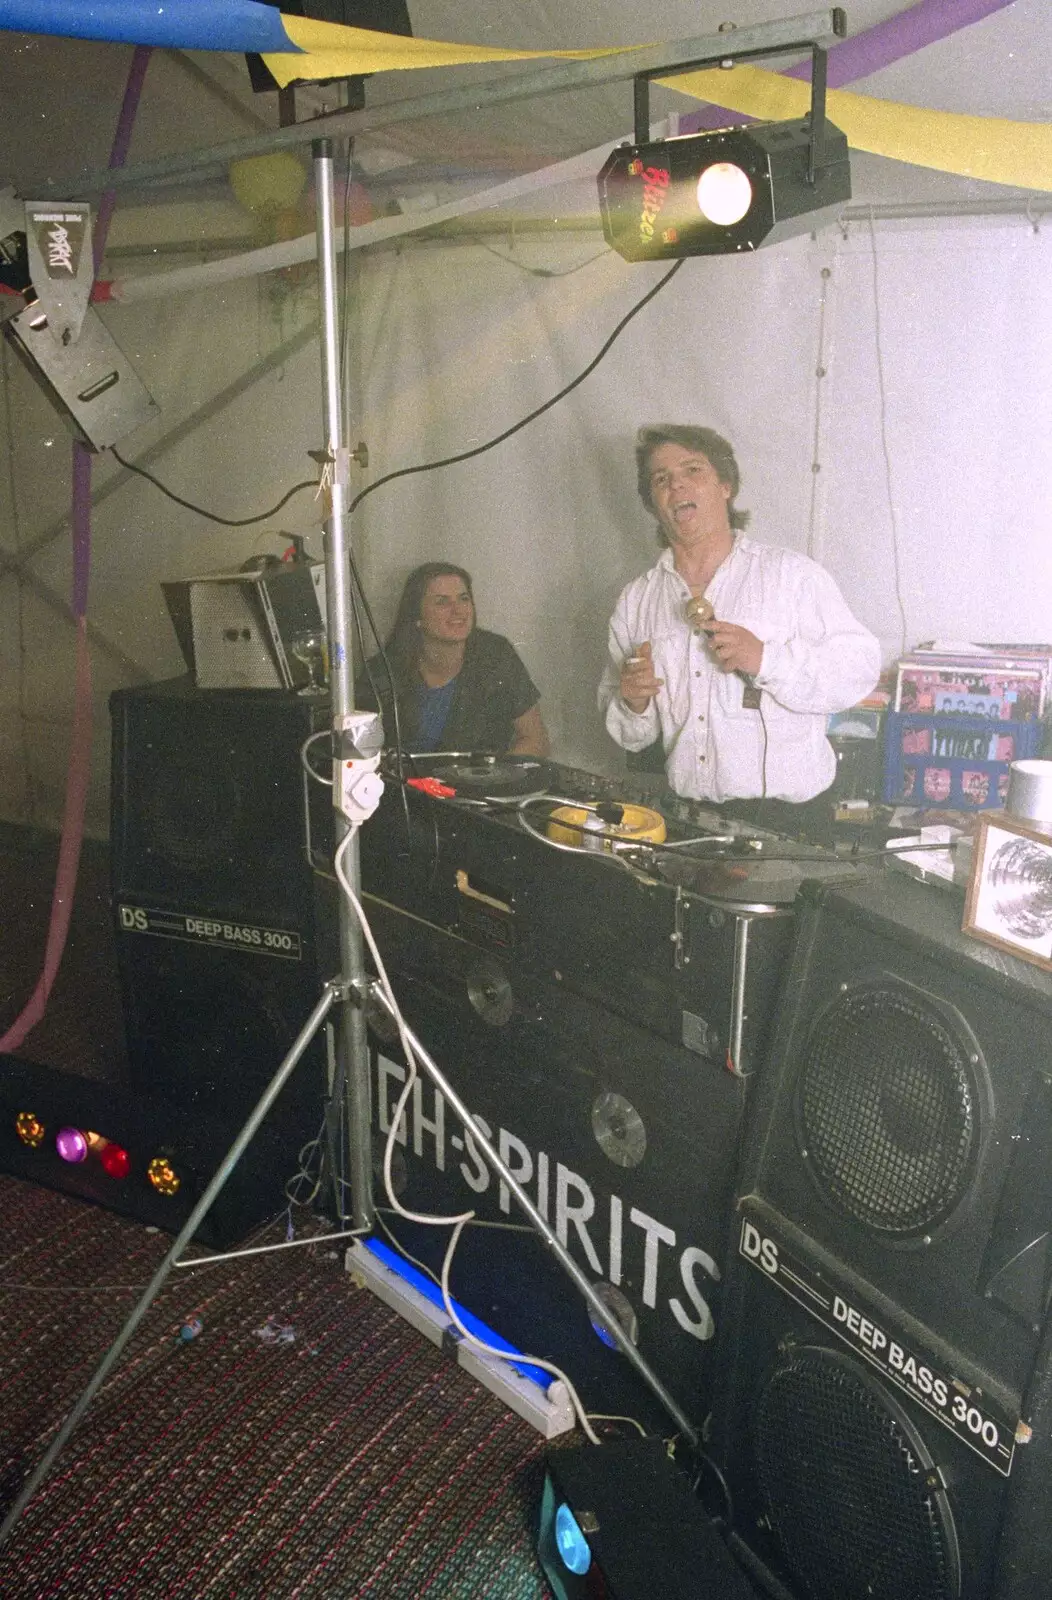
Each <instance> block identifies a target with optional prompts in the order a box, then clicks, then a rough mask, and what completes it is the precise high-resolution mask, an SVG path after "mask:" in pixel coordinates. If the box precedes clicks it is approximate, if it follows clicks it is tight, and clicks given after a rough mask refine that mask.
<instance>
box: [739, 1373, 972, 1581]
mask: <svg viewBox="0 0 1052 1600" xmlns="http://www.w3.org/2000/svg"><path fill="white" fill-rule="evenodd" d="M754 1447H755V1452H756V1462H757V1472H758V1478H759V1482H760V1487H761V1491H762V1494H763V1498H764V1502H765V1506H766V1510H767V1515H768V1518H769V1521H770V1524H771V1528H772V1530H773V1532H774V1534H775V1537H776V1538H777V1540H778V1543H779V1544H780V1546H781V1548H782V1552H783V1554H784V1556H785V1559H786V1561H787V1563H788V1565H789V1567H790V1568H791V1569H792V1571H793V1573H794V1575H795V1576H796V1578H797V1579H798V1580H799V1581H800V1582H802V1583H803V1584H804V1586H805V1588H806V1592H807V1595H808V1596H809V1597H811V1600H856V1597H857V1600H861V1597H862V1596H865V1597H866V1600H956V1597H957V1596H958V1595H959V1594H960V1558H959V1553H958V1548H957V1536H956V1530H955V1528H954V1523H953V1516H952V1513H951V1511H950V1506H949V1502H948V1500H947V1497H946V1493H945V1490H944V1489H943V1487H942V1480H941V1479H940V1478H939V1476H938V1474H937V1473H936V1470H935V1468H934V1464H933V1462H932V1460H931V1458H930V1456H929V1455H928V1453H927V1451H926V1449H925V1447H924V1443H923V1441H922V1440H921V1438H920V1436H919V1435H918V1434H917V1433H916V1431H915V1430H914V1429H913V1427H912V1426H911V1424H910V1422H909V1419H908V1418H907V1417H906V1415H905V1414H904V1412H903V1411H902V1409H901V1408H900V1407H899V1405H898V1404H897V1402H896V1401H895V1400H894V1398H893V1397H892V1396H891V1395H890V1394H888V1392H887V1391H886V1390H885V1389H884V1388H883V1387H882V1386H881V1385H880V1384H879V1383H878V1382H877V1381H876V1379H874V1378H871V1377H870V1376H869V1374H868V1373H867V1372H865V1371H864V1370H863V1369H862V1368H860V1367H859V1366H858V1365H857V1363H855V1362H853V1361H852V1360H851V1359H850V1358H849V1357H846V1356H842V1355H840V1354H839V1353H837V1352H834V1351H829V1350H822V1349H817V1348H813V1347H809V1346H800V1347H798V1348H796V1349H794V1350H792V1351H791V1352H790V1353H789V1354H788V1356H787V1358H786V1359H785V1360H784V1362H783V1363H782V1364H781V1365H780V1366H778V1367H777V1368H776V1369H775V1371H774V1372H773V1374H772V1375H771V1377H770V1378H769V1379H768V1380H767V1382H766V1383H765V1384H764V1386H763V1388H762V1389H761V1391H760V1394H759V1396H758V1399H757V1403H756V1411H755V1415H754Z"/></svg>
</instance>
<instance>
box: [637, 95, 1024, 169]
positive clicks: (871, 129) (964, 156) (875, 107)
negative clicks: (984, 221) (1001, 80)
mask: <svg viewBox="0 0 1052 1600" xmlns="http://www.w3.org/2000/svg"><path fill="white" fill-rule="evenodd" d="M662 82H663V83H664V85H665V87H666V88H669V89H678V90H680V91H681V92H682V93H684V94H692V95H695V96H696V97H697V98H698V99H699V100H706V101H708V102H709V104H710V105H717V106H722V107H723V109H724V110H726V111H741V112H743V113H744V114H745V115H747V116H750V117H757V118H759V120H760V121H762V122H782V121H789V120H791V119H792V118H795V117H802V116H805V115H806V114H807V111H808V109H809V107H810V104H811V86H810V84H808V83H802V82H800V81H799V80H798V79H796V78H784V77H782V76H781V74H780V73H777V72H765V71H764V70H763V69H762V68H760V67H735V68H734V69H733V70H732V71H730V72H724V71H721V70H720V68H718V67H716V68H708V69H706V70H705V71H704V72H686V73H684V74H683V75H682V77H676V78H665V79H663V80H662ZM826 111H827V114H828V116H829V120H830V122H832V123H833V124H834V125H835V126H836V127H838V128H839V129H840V130H841V132H842V133H843V134H845V135H846V137H847V142H848V144H849V145H850V146H851V148H852V150H866V151H868V152H869V153H870V154H871V155H875V156H888V157H889V158H890V159H891V160H892V161H908V162H909V163H910V164H911V165H912V166H915V167H933V168H934V169H935V170H936V171H937V172H955V173H958V174H959V175H960V176H961V177H963V178H982V179H984V180H985V181H986V182H987V183H1006V184H1011V185H1013V186H1014V187H1017V188H1020V189H1052V126H1050V125H1049V124H1048V123H1045V122H1009V121H1008V120H1007V119H1006V118H1003V117H969V116H964V115H963V114H962V113H960V112H957V111H927V110H924V109H923V108H922V107H919V106H908V105H901V104H900V103H898V102H897V101H894V100H874V99H872V98H871V97H870V96H868V95H864V94H851V93H850V92H849V91H848V90H846V89H831V90H830V91H829V94H828V96H827V97H826Z"/></svg>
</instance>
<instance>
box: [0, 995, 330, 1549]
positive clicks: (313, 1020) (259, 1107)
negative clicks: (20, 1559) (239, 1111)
mask: <svg viewBox="0 0 1052 1600" xmlns="http://www.w3.org/2000/svg"><path fill="white" fill-rule="evenodd" d="M341 993H342V986H341V985H340V984H339V983H335V982H329V983H327V984H326V985H325V988H324V990H323V991H322V996H321V999H320V1000H319V1001H318V1003H317V1005H316V1006H315V1007H314V1010H313V1011H312V1012H311V1014H310V1016H309V1017H308V1018H307V1021H306V1022H305V1023H304V1025H303V1028H302V1030H301V1031H300V1033H299V1034H298V1035H297V1037H296V1039H295V1040H294V1041H293V1044H292V1048H291V1049H290V1050H289V1053H288V1055H287V1056H286V1057H285V1059H284V1061H283V1062H282V1063H281V1065H280V1066H279V1067H278V1070H277V1071H276V1072H275V1074H274V1076H273V1078H272V1079H271V1080H270V1083H269V1084H268V1085H267V1087H266V1089H265V1090H264V1091H263V1094H262V1095H261V1096H260V1098H259V1100H258V1102H257V1103H256V1106H255V1108H254V1109H253V1111H252V1112H251V1114H250V1116H249V1118H248V1121H247V1122H246V1123H245V1125H244V1127H243V1128H242V1130H241V1132H240V1133H239V1134H238V1136H237V1138H236V1139H235V1140H234V1142H233V1144H232V1145H231V1146H230V1149H229V1150H228V1151H227V1153H226V1155H225V1156H224V1157H223V1160H222V1162H221V1163H220V1166H219V1168H218V1170H217V1172H216V1174H215V1177H214V1178H213V1179H212V1181H211V1183H209V1185H208V1187H207V1189H206V1190H205V1192H204V1194H203V1195H202V1196H201V1198H200V1200H199V1201H198V1202H197V1204H196V1206H194V1209H193V1210H192V1211H191V1213H190V1215H189V1216H188V1217H187V1219H186V1222H185V1223H184V1224H183V1226H182V1228H181V1229H180V1231H179V1233H178V1234H177V1235H176V1237H175V1239H174V1240H173V1242H172V1246H171V1249H170V1250H169V1251H168V1254H167V1255H166V1256H165V1258H164V1260H163V1261H162V1262H161V1264H160V1266H159V1267H158V1268H157V1271H156V1272H155V1273H154V1275H153V1277H152V1278H151V1280H150V1283H149V1286H148V1288H147V1289H146V1291H145V1292H144V1294H143V1296H142V1298H141V1299H140V1300H139V1301H138V1303H137V1305H136V1306H135V1308H134V1310H133V1311H132V1313H131V1315H130V1316H129V1318H128V1320H127V1322H126V1323H125V1324H124V1326H123V1328H122V1329H121V1331H120V1333H119V1334H118V1335H117V1337H116V1339H115V1340H114V1341H113V1343H112V1344H111V1345H110V1348H109V1349H108V1350H107V1351H106V1354H105V1355H104V1356H103V1358H102V1360H101V1361H100V1362H99V1364H98V1366H97V1367H96V1369H95V1371H94V1372H93V1373H92V1375H91V1377H90V1379H89V1380H88V1383H87V1386H86V1388H85V1389H84V1392H83V1393H82V1394H81V1396H80V1398H79V1399H78V1401H77V1403H76V1405H75V1406H74V1407H73V1409H72V1411H71V1412H70V1413H69V1416H68V1417H67V1418H66V1420H65V1422H64V1423H63V1424H62V1426H61V1428H60V1429H59V1430H58V1432H57V1433H56V1435H55V1437H54V1438H53V1439H52V1441H51V1443H50V1445H49V1446H48V1448H47V1450H46V1451H45V1452H44V1455H43V1456H42V1457H41V1459H40V1461H39V1462H38V1463H37V1465H36V1467H34V1469H33V1471H32V1472H31V1473H30V1475H29V1477H28V1479H27V1480H26V1482H25V1484H24V1485H23V1487H22V1490H21V1492H20V1493H19V1495H18V1498H17V1499H16V1500H15V1502H14V1504H13V1505H12V1507H11V1509H10V1511H9V1512H8V1513H7V1516H6V1517H5V1518H4V1521H3V1523H2V1524H0V1544H3V1543H4V1541H5V1540H6V1539H7V1538H8V1536H9V1535H10V1534H11V1533H12V1532H13V1530H14V1528H15V1525H16V1523H17V1522H18V1520H19V1518H20V1517H21V1515H22V1512H23V1511H24V1510H25V1508H26V1506H27V1505H28V1504H29V1502H30V1500H32V1498H33V1496H34V1495H35V1494H36V1492H37V1490H38V1488H39V1487H40V1485H41V1484H42V1483H43V1481H44V1479H45V1478H46V1477H47V1475H48V1473H49V1472H50V1471H51V1468H52V1467H53V1466H54V1464H55V1462H56V1460H57V1459H58V1457H59V1455H60V1454H61V1452H62V1450H63V1448H64V1447H65V1444H66V1441H67V1439H68V1438H69V1436H70V1434H71V1433H72V1432H73V1430H74V1428H75V1427H76V1426H77V1424H78V1422H79V1421H80V1419H81V1417H83V1415H84V1413H85V1412H86V1411H87V1409H88V1407H89V1406H90V1404H91V1402H92V1400H93V1399H94V1398H95V1396H96V1394H97V1393H98V1391H99V1390H100V1389H101V1387H102V1385H103V1383H104V1382H105V1381H106V1378H107V1376H108V1374H109V1373H110V1371H111V1370H112V1369H113V1367H114V1366H116V1364H117V1362H118V1360H119V1359H120V1357H121V1354H122V1352H123V1350H124V1347H125V1345H126V1344H127V1343H128V1341H129V1339H130V1338H131V1337H132V1335H133V1334H134V1332H135V1330H136V1328H137V1327H138V1326H139V1323H140V1322H141V1321H142V1319H143V1317H144V1316H145V1315H146V1312H147V1311H148V1310H149V1308H150V1306H151V1305H152V1303H153V1301H154V1300H155V1299H156V1297H157V1295H158V1294H159V1293H160V1290H161V1288H162V1286H163V1284H164V1282H165V1279H166V1278H167V1277H168V1274H169V1272H170V1271H171V1270H172V1267H173V1266H174V1265H175V1263H176V1262H177V1261H178V1259H179V1257H180V1255H181V1254H182V1252H183V1250H184V1248H185V1246H186V1245H187V1244H188V1243H189V1241H190V1240H191V1239H192V1238H193V1236H194V1234H195V1233H196V1231H197V1229H198V1226H199V1225H200V1223H201V1222H202V1221H203V1219H204V1218H205V1217H206V1216H207V1215H208V1212H209V1211H210V1210H211V1208H212V1203H213V1201H214V1200H215V1198H216V1195H217V1194H218V1193H219V1191H220V1190H221V1189H222V1187H223V1185H224V1184H225V1183H226V1181H227V1179H228V1178H229V1176H230V1174H231V1173H232V1172H233V1170H234V1168H235V1167H236V1166H237V1164H238V1162H239V1161H240V1159H241V1157H242V1155H243V1154H244V1152H245V1150H246V1149H247V1148H248V1146H249V1145H250V1144H251V1142H252V1139H253V1137H254V1135H255V1132H256V1129H257V1128H258V1127H259V1125H260V1123H261V1122H262V1121H263V1118H264V1117H265V1116H266V1114H267V1112H268V1111H269V1110H270V1108H271V1106H272V1105H273V1104H274V1101H275V1100H276V1099H277V1097H278V1095H279V1094H280V1093H281V1091H282V1089H283V1088H284V1087H285V1084H286V1082H287V1081H288V1079H289V1078H290V1077H291V1076H292V1073H293V1071H294V1070H295V1068H296V1064H297V1063H298V1061H299V1059H300V1057H301V1056H302V1055H303V1052H304V1051H305V1050H306V1048H307V1046H308V1045H309V1044H310V1042H311V1040H312V1039H313V1038H314V1035H315V1034H316V1033H317V1031H318V1029H319V1028H320V1027H321V1024H322V1023H323V1022H324V1021H325V1018H326V1017H327V1016H328V1014H329V1012H330V1011H331V1010H332V1007H333V1005H334V1004H335V1002H336V1000H337V999H339V998H341Z"/></svg>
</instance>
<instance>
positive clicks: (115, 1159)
mask: <svg viewBox="0 0 1052 1600" xmlns="http://www.w3.org/2000/svg"><path fill="white" fill-rule="evenodd" d="M98 1156H99V1161H100V1163H101V1165H102V1170H103V1172H105V1173H107V1174H108V1175H109V1177H111V1178H116V1179H117V1180H118V1181H119V1180H120V1179H122V1178H126V1177H127V1176H128V1174H129V1172H130V1171H131V1157H130V1156H129V1154H128V1152H127V1150H125V1149H123V1148H122V1147H121V1146H120V1145H119V1144H114V1143H113V1140H112V1139H103V1140H101V1141H100V1144H99V1151H98Z"/></svg>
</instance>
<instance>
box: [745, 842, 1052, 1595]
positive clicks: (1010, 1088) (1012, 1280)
mask: <svg viewBox="0 0 1052 1600" xmlns="http://www.w3.org/2000/svg"><path fill="white" fill-rule="evenodd" d="M960 919H961V906H960V902H959V901H958V900H957V899H956V898H955V897H953V896H952V895H951V894H950V893H948V892H946V891H943V890H941V889H936V888H932V887H930V886H925V885H922V884H919V883H916V882H914V881H913V880H912V879H910V878H908V877H905V876H899V875H897V874H895V873H894V872H889V873H887V874H885V875H883V876H880V877H878V878H875V879H874V880H872V881H871V882H869V883H866V884H860V885H858V886H856V887H852V888H846V889H841V890H837V889H823V888H822V887H820V886H818V885H815V884H810V885H806V886H805V888H804V890H803V892H802V896H801V909H800V911H799V913H798V931H797V937H796V941H795V945H794V950H793V954H792V957H791V962H790V968H789V974H788V978H787V981H786V984H785V986H784V989H783V996H782V1002H781V1006H780V1009H779V1014H778V1017H777V1020H776V1024H775V1030H774V1035H773V1044H772V1048H771V1052H770V1056H769V1059H768V1061H767V1063H766V1065H765V1067H764V1070H763V1072H762V1073H761V1074H760V1078H759V1083H758V1089H757V1096H756V1100H755V1105H754V1107H753V1111H752V1113H751V1120H750V1133H749V1137H748V1140H747V1144H746V1151H745V1155H744V1159H743V1166H742V1175H741V1182H740V1186H739V1198H738V1204H737V1217H736V1221H735V1227H734V1243H733V1247H732V1252H731V1261H730V1262H729V1264H728V1283H727V1292H726V1302H725V1312H724V1319H723V1326H722V1338H723V1341H724V1342H723V1345H722V1350H721V1359H722V1382H721V1385H720V1404H719V1415H718V1418H717V1429H716V1432H717V1437H718V1449H719V1454H720V1456H721V1458H722V1460H723V1463H724V1466H725V1470H726V1472H727V1475H728V1479H729V1482H730V1484H731V1489H732V1494H733V1498H734V1502H735V1505H736V1508H737V1510H736V1529H735V1531H736V1537H737V1538H738V1539H739V1540H740V1541H741V1544H742V1547H743V1548H744V1549H746V1550H748V1551H749V1552H751V1555H752V1558H753V1559H754V1561H755V1562H756V1563H757V1565H758V1567H759V1568H760V1569H761V1570H763V1571H764V1572H765V1573H766V1574H768V1575H772V1574H773V1576H774V1577H775V1578H776V1579H777V1580H778V1581H780V1582H782V1583H783V1584H787V1585H788V1586H789V1588H790V1590H791V1592H792V1593H793V1594H796V1595H800V1596H804V1597H807V1600H862V1597H866V1600H893V1597H894V1600H908V1597H916V1600H959V1597H968V1600H978V1597H980V1596H981V1597H983V1600H987V1597H991V1600H994V1597H995V1600H1009V1597H1011V1600H1017V1597H1019V1600H1021V1597H1022V1596H1030V1595H1034V1596H1036V1595H1038V1594H1045V1593H1047V1560H1046V1559H1045V1554H1046V1544H1047V1534H1046V1532H1045V1531H1044V1530H1046V1529H1047V1527H1048V1523H1049V1511H1050V1510H1052V1482H1050V1477H1049V1474H1048V1472H1047V1471H1044V1472H1042V1473H1036V1472H1035V1470H1034V1469H1033V1468H1031V1467H1030V1465H1029V1464H1028V1462H1027V1456H1028V1452H1031V1451H1034V1452H1035V1456H1034V1459H1035V1461H1036V1460H1037V1458H1038V1456H1044V1455H1045V1454H1046V1447H1045V1446H1044V1444H1043V1443H1040V1444H1035V1442H1034V1419H1035V1418H1036V1417H1037V1416H1039V1415H1043V1414H1044V1412H1045V1410H1046V1409H1047V1403H1048V1402H1047V1389H1048V1382H1049V1374H1048V1367H1047V1357H1046V1353H1045V1343H1044V1334H1045V1328H1046V1310H1047V1306H1048V1299H1049V1286H1050V1271H1049V1266H1050V1260H1049V1249H1048V1247H1049V1240H1050V1237H1052V1234H1050V1227H1052V1027H1050V1023H1052V984H1050V982H1049V979H1048V978H1047V976H1046V975H1045V974H1042V973H1040V972H1036V971H1035V970H1034V969H1033V968H1031V967H1028V966H1027V965H1026V964H1025V963H1022V962H1018V961H1016V960H1014V959H1013V958H1010V957H1005V956H1002V955H998V954H996V953H993V952H991V951H990V950H988V949H986V948H984V947H983V946H982V945H980V944H979V943H978V942H976V941H973V940H970V939H968V938H966V937H965V936H964V935H962V934H961V932H960V931H959V930H960ZM1006 1514H1007V1515H1009V1516H1010V1517H1012V1518H1013V1519H1014V1521H1015V1523H1016V1524H1017V1525H1018V1526H1019V1527H1020V1528H1024V1529H1028V1530H1029V1532H1026V1533H1023V1534H1021V1535H1020V1536H1019V1537H1017V1539H1016V1542H1015V1546H1014V1549H1013V1551H1012V1557H1011V1564H1010V1565H1011V1570H1009V1567H1008V1566H1006V1564H1005V1561H1006V1551H1005V1549H1004V1548H1002V1545H1001V1532H1000V1530H1001V1525H1002V1519H1003V1518H1004V1517H1005V1515H1006ZM1028 1541H1029V1548H1028ZM1039 1568H1043V1571H1042V1572H1041V1576H1040V1586H1039V1587H1033V1586H1032V1584H1033V1582H1034V1581H1035V1577H1034V1574H1035V1572H1036V1571H1037V1570H1038V1569H1039ZM1028 1574H1029V1576H1028ZM1028 1584H1029V1585H1031V1586H1028Z"/></svg>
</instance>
